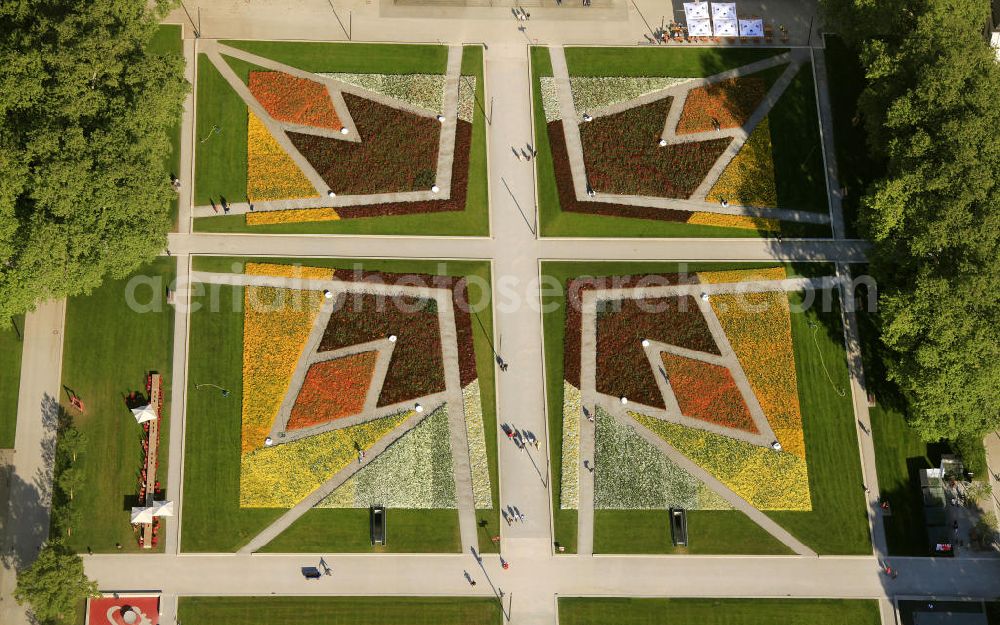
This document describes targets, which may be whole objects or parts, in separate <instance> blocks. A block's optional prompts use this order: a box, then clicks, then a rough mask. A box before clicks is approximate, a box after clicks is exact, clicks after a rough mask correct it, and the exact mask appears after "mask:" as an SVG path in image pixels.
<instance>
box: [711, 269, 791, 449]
mask: <svg viewBox="0 0 1000 625" xmlns="http://www.w3.org/2000/svg"><path fill="white" fill-rule="evenodd" d="M698 276H699V277H700V278H701V279H702V280H704V281H705V282H710V283H711V282H735V281H738V280H747V279H757V280H762V279H763V280H768V279H770V280H781V279H784V278H785V270H784V269H783V268H781V267H775V268H774V269H770V270H752V271H741V272H705V273H699V274H698ZM709 301H710V302H711V304H712V309H713V310H714V311H715V314H716V316H717V317H718V318H719V323H720V324H722V329H723V330H724V331H725V333H726V337H727V338H728V339H729V343H730V345H732V348H733V351H734V352H735V353H736V357H737V359H738V360H739V362H740V366H741V367H743V371H744V372H745V373H746V376H747V380H749V382H750V387H751V388H752V389H753V392H754V395H756V397H757V401H758V402H759V403H760V406H761V409H763V411H764V415H765V416H766V417H767V420H768V423H770V425H771V429H772V430H774V434H775V436H777V437H778V441H779V442H780V443H781V446H782V448H784V450H785V451H787V452H789V453H792V454H795V455H797V456H799V457H801V458H805V455H806V451H805V438H804V434H803V431H802V412H801V409H800V406H799V394H798V379H797V374H796V371H795V348H794V345H793V344H792V326H791V318H790V314H791V313H790V310H789V305H788V296H787V295H786V294H785V293H782V292H769V293H744V294H731V295H730V294H725V295H713V296H712V297H711V298H710V300H709Z"/></svg>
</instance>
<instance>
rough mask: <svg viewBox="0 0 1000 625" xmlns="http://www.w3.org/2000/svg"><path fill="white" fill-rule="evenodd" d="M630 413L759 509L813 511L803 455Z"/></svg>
mask: <svg viewBox="0 0 1000 625" xmlns="http://www.w3.org/2000/svg"><path fill="white" fill-rule="evenodd" d="M630 414H631V415H632V417H633V418H635V420H636V421H638V422H639V423H641V424H642V425H643V426H645V427H646V428H648V429H649V430H650V431H651V432H653V433H654V434H656V435H657V436H660V437H661V438H663V440H665V441H667V442H668V443H670V444H671V445H673V446H674V447H675V448H677V450H678V451H679V452H681V453H682V454H684V455H685V456H687V457H688V458H690V459H691V460H692V461H693V462H695V463H696V464H698V465H699V466H701V467H702V468H703V469H705V470H706V471H708V472H709V473H711V474H712V475H713V476H714V477H715V478H716V479H718V480H719V481H720V482H722V483H723V484H725V485H726V486H727V487H729V489H730V490H732V491H733V492H735V493H736V494H737V495H739V496H740V497H742V498H743V499H745V500H746V501H747V502H748V503H749V504H750V505H752V506H753V507H755V508H757V509H758V510H795V511H809V510H812V500H811V498H810V493H809V473H808V470H807V467H806V461H805V460H803V459H802V458H800V457H799V456H797V455H795V454H790V453H787V452H783V451H780V452H779V451H774V450H772V449H768V448H765V447H758V446H757V445H751V444H750V443H747V442H744V441H739V440H736V439H733V438H729V437H726V436H721V435H719V434H713V433H711V432H706V431H704V430H696V429H694V428H689V427H684V426H682V425H677V424H675V423H668V422H667V421H662V420H660V419H655V418H653V417H647V416H645V415H641V414H637V413H630Z"/></svg>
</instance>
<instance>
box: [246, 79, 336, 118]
mask: <svg viewBox="0 0 1000 625" xmlns="http://www.w3.org/2000/svg"><path fill="white" fill-rule="evenodd" d="M248 83H249V84H248V86H249V88H250V93H252V94H253V97H255V98H256V99H257V101H258V102H260V104H261V106H263V107H264V110H266V111H267V112H268V114H269V115H270V116H271V117H273V118H274V119H276V120H278V121H282V122H289V123H293V124H303V125H306V126H316V127H317V128H328V129H330V130H340V127H341V126H342V125H343V124H342V123H341V122H340V118H339V117H337V111H336V110H334V108H333V102H331V101H330V93H329V92H328V91H327V90H326V86H325V85H323V84H321V83H318V82H315V81H312V80H307V79H305V78H298V77H296V76H292V75H290V74H285V73H284V72H250V80H249V81H248Z"/></svg>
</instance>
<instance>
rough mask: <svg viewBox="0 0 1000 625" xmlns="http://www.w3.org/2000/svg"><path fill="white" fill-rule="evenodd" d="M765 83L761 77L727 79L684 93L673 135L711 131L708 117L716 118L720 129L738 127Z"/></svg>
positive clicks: (757, 100) (761, 95)
mask: <svg viewBox="0 0 1000 625" xmlns="http://www.w3.org/2000/svg"><path fill="white" fill-rule="evenodd" d="M766 93H767V84H766V83H765V82H764V80H763V79H762V78H755V77H752V76H751V77H746V78H730V79H729V80H724V81H722V82H718V83H715V84H712V85H708V86H706V87H698V88H697V89H692V90H691V91H689V92H688V96H687V100H685V102H684V111H683V112H682V113H681V118H680V120H679V121H678V122H677V131H676V132H677V134H679V135H682V134H689V133H692V132H705V131H708V130H713V128H712V118H713V117H714V118H715V119H717V120H719V125H720V126H721V127H722V128H739V127H740V126H742V125H743V124H744V123H745V122H746V120H747V118H748V117H750V114H751V113H753V111H754V109H756V108H757V107H758V106H759V105H760V103H761V100H763V99H764V94H766Z"/></svg>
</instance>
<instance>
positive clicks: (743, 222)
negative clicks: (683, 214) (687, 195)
mask: <svg viewBox="0 0 1000 625" xmlns="http://www.w3.org/2000/svg"><path fill="white" fill-rule="evenodd" d="M687 223H689V224H695V225H697V226H721V227H723V228H743V229H745V230H757V231H759V232H780V231H781V223H780V222H779V221H778V220H777V219H769V218H766V217H748V216H746V215H726V214H723V213H704V212H698V213H691V216H690V217H688V220H687Z"/></svg>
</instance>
